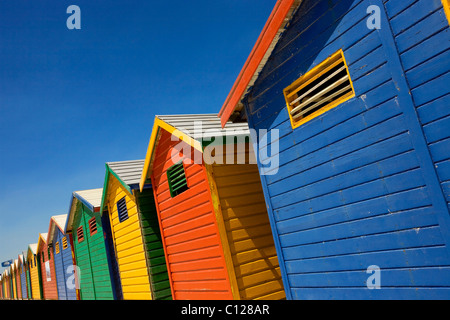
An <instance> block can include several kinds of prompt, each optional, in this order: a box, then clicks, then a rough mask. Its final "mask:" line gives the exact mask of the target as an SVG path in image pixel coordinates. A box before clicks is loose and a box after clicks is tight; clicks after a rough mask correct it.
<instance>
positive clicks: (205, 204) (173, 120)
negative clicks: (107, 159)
mask: <svg viewBox="0 0 450 320" xmlns="http://www.w3.org/2000/svg"><path fill="white" fill-rule="evenodd" d="M249 136H250V132H249V130H248V125H247V123H245V122H244V123H236V124H230V127H229V128H228V129H227V130H222V128H221V124H220V119H219V118H218V117H217V115H216V114H196V115H168V116H156V118H155V121H154V126H153V130H152V135H151V138H150V143H149V147H148V150H147V155H146V159H145V165H144V168H143V171H142V176H141V186H143V185H144V183H145V182H146V181H150V182H151V184H152V187H153V192H154V197H155V201H156V207H157V211H158V218H159V222H160V226H161V233H162V239H163V243H164V250H165V255H166V261H167V263H168V270H169V276H170V283H171V289H172V294H173V297H174V299H245V300H250V299H284V298H285V293H284V288H283V284H282V280H281V274H280V269H279V266H278V259H277V254H276V250H275V246H274V241H273V236H272V231H271V228H270V224H269V219H268V215H267V210H266V207H265V202H264V195H263V191H262V188H261V182H260V178H259V173H258V167H257V165H256V161H255V159H254V151H253V149H252V145H251V144H250V143H249V142H250V137H249Z"/></svg>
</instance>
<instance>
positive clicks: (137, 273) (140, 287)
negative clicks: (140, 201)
mask: <svg viewBox="0 0 450 320" xmlns="http://www.w3.org/2000/svg"><path fill="white" fill-rule="evenodd" d="M106 197H107V200H106V202H107V204H108V212H109V215H110V220H111V228H112V235H113V239H114V245H115V249H116V257H117V262H118V265H119V271H120V279H121V283H122V294H123V299H124V300H130V299H131V300H135V299H137V300H151V299H152V294H151V288H150V280H149V273H148V272H149V271H148V269H147V261H146V255H145V248H144V243H143V238H142V230H141V226H140V223H139V215H138V211H137V206H136V202H135V199H134V196H133V195H132V194H130V193H129V192H128V191H127V190H126V189H125V188H124V187H123V186H122V184H121V183H120V182H119V181H118V180H117V179H116V178H115V177H114V176H113V175H111V174H110V178H109V182H108V192H107V196H106ZM123 197H125V199H126V205H127V209H128V216H129V218H128V219H127V220H125V221H123V222H120V221H119V216H118V211H117V201H119V200H120V199H122V198H123Z"/></svg>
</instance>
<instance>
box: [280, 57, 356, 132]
mask: <svg viewBox="0 0 450 320" xmlns="http://www.w3.org/2000/svg"><path fill="white" fill-rule="evenodd" d="M341 59H342V61H343V62H344V65H345V70H346V71H347V74H348V78H349V81H350V85H351V89H352V91H351V92H349V93H347V94H345V95H344V96H342V97H340V98H338V99H337V100H336V101H332V102H331V103H329V104H327V105H325V106H323V107H322V108H320V109H319V110H317V111H315V112H314V113H312V114H310V115H308V116H306V117H304V118H301V119H300V120H295V119H294V117H293V116H292V115H291V110H292V109H293V107H292V106H291V105H290V98H291V97H292V95H294V94H295V93H296V92H298V91H299V90H301V89H302V88H304V87H306V86H307V85H308V84H310V83H311V82H313V81H314V80H316V79H317V78H319V77H320V76H321V75H322V74H324V73H325V72H327V71H329V70H330V69H331V68H332V67H333V66H335V65H337V62H340V61H341ZM283 94H284V98H285V101H286V107H287V111H288V114H289V118H290V120H291V126H292V129H296V128H298V127H299V126H301V125H303V124H305V123H306V122H308V121H311V120H312V119H314V118H316V117H318V116H320V115H321V114H324V113H325V112H327V111H329V110H331V109H333V108H335V107H337V106H338V105H340V104H341V103H343V102H345V101H347V100H349V99H351V98H353V97H355V88H354V87H353V82H352V79H351V77H350V72H349V70H348V65H347V61H346V60H345V57H344V51H343V50H342V49H339V50H338V51H337V52H335V53H334V54H332V55H331V56H330V57H328V58H327V59H326V60H325V61H323V62H321V63H319V64H318V65H317V66H315V67H314V68H312V69H311V70H310V71H308V72H307V73H305V74H304V75H302V76H301V77H300V78H298V79H297V80H295V81H294V82H293V83H292V84H291V85H289V86H288V87H286V88H285V89H284V90H283Z"/></svg>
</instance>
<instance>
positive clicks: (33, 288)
mask: <svg viewBox="0 0 450 320" xmlns="http://www.w3.org/2000/svg"><path fill="white" fill-rule="evenodd" d="M37 247H38V244H37V243H32V244H29V245H28V248H27V255H26V256H27V265H28V275H29V278H30V290H29V294H30V299H33V300H40V299H43V291H42V279H41V264H40V263H39V257H38V255H37Z"/></svg>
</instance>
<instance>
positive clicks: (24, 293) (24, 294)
mask: <svg viewBox="0 0 450 320" xmlns="http://www.w3.org/2000/svg"><path fill="white" fill-rule="evenodd" d="M17 260H18V267H17V270H18V275H19V278H20V298H21V299H22V300H25V299H28V290H27V275H26V274H27V272H26V260H25V258H24V255H23V254H19V256H18V259H17Z"/></svg>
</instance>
